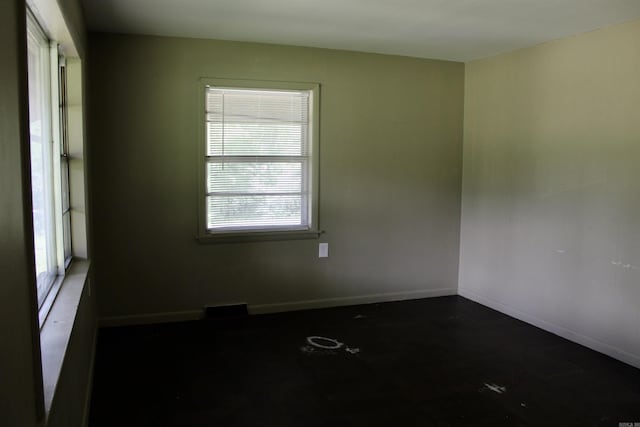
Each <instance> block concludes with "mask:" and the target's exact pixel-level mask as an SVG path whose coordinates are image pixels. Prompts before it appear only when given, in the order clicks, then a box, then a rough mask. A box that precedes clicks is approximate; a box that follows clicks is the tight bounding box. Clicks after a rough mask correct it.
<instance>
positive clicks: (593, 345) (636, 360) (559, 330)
mask: <svg viewBox="0 0 640 427" xmlns="http://www.w3.org/2000/svg"><path fill="white" fill-rule="evenodd" d="M458 295H460V296H462V297H464V298H467V299H470V300H472V301H475V302H477V303H479V304H482V305H485V306H487V307H490V308H492V309H494V310H497V311H499V312H501V313H504V314H507V315H509V316H511V317H515V318H516V319H519V320H522V321H523V322H526V323H529V324H531V325H534V326H537V327H538V328H540V329H544V330H545V331H547V332H551V333H552V334H555V335H558V336H560V337H562V338H566V339H568V340H569V341H573V342H575V343H578V344H581V345H583V346H585V347H588V348H590V349H592V350H595V351H597V352H599V353H602V354H606V355H607V356H610V357H613V358H614V359H618V360H620V361H622V362H624V363H627V364H629V365H631V366H635V367H636V368H640V356H637V355H635V354H631V353H629V352H626V351H624V350H622V349H619V348H617V347H613V346H611V345H609V344H606V343H603V342H601V341H598V340H596V339H593V338H590V337H588V336H586V335H582V334H580V333H578V332H575V331H572V330H570V329H567V328H565V327H562V326H559V325H556V324H553V323H549V322H547V321H545V320H542V319H539V318H537V317H535V316H532V315H530V314H527V313H525V312H523V311H520V310H518V309H516V308H513V307H511V306H509V305H506V304H503V303H501V302H498V301H495V300H493V299H490V298H485V297H483V296H481V295H479V294H477V293H475V292H473V291H470V290H468V289H464V288H460V289H458Z"/></svg>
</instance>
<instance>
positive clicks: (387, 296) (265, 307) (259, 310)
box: [249, 288, 457, 314]
mask: <svg viewBox="0 0 640 427" xmlns="http://www.w3.org/2000/svg"><path fill="white" fill-rule="evenodd" d="M456 294H457V290H456V288H441V289H425V290H420V291H405V292H391V293H383V294H371V295H359V296H354V297H339V298H323V299H312V300H304V301H293V302H283V303H275V304H255V305H253V304H249V313H251V314H266V313H278V312H283V311H297V310H309V309H314V308H328V307H339V306H345V305H358V304H372V303H377V302H390V301H402V300H410V299H420V298H431V297H441V296H448V295H456Z"/></svg>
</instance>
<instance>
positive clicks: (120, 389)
mask: <svg viewBox="0 0 640 427" xmlns="http://www.w3.org/2000/svg"><path fill="white" fill-rule="evenodd" d="M308 336H323V337H328V338H332V339H335V340H337V341H338V342H340V343H342V345H341V346H340V348H338V349H336V350H326V349H320V348H317V347H314V346H311V345H310V344H309V343H308V342H307V337H308ZM324 344H325V345H330V344H331V343H330V342H324ZM94 375H95V376H94V389H93V395H92V403H91V413H90V426H91V427H103V426H105V427H106V426H108V427H116V426H117V427H127V426H135V427H146V426H149V427H150V426H154V427H155V426H159V427H172V426H181V427H196V426H197V427H204V426H207V427H258V426H260V427H267V426H269V427H320V426H335V427H358V426H371V427H377V426H380V427H396V426H397V427H414V426H521V425H526V426H592V425H593V426H595V425H602V426H615V427H618V426H620V425H633V423H634V422H638V423H640V370H638V369H636V368H633V367H630V366H628V365H625V364H623V363H621V362H618V361H616V360H614V359H611V358H609V357H607V356H604V355H601V354H599V353H597V352H594V351H591V350H589V349H587V348H585V347H582V346H580V345H577V344H574V343H571V342H569V341H567V340H564V339H562V338H559V337H557V336H555V335H552V334H550V333H547V332H545V331H542V330H540V329H538V328H535V327H533V326H530V325H527V324H526V323H523V322H520V321H518V320H515V319H513V318H511V317H508V316H506V315H503V314H501V313H498V312H496V311H493V310H491V309H488V308H486V307H484V306H482V305H479V304H476V303H474V302H471V301H469V300H467V299H464V298H462V297H442V298H431V299H423V300H413V301H403V302H393V303H383V304H371V305H360V306H350V307H339V308H330V309H322V310H309V311H300V312H290V313H280V314H271V315H260V316H249V317H245V318H235V319H212V320H202V321H193V322H182V323H171V324H160V325H148V326H130V327H120V328H103V329H101V330H100V332H99V338H98V350H97V357H96V365H95V374H94ZM621 423H623V424H621ZM624 423H631V424H624ZM639 425H640V424H639Z"/></svg>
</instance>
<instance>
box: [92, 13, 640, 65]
mask: <svg viewBox="0 0 640 427" xmlns="http://www.w3.org/2000/svg"><path fill="white" fill-rule="evenodd" d="M83 1H84V4H85V9H86V13H87V20H88V24H89V29H90V30H93V31H102V32H114V33H131V34H149V35H159V36H177V37H194V38H208V39H221V40H236V41H251V42H262V43H276V44H286V45H295V46H310V47H321V48H331V49H345V50H355V51H363V52H376V53H385V54H395V55H406V56H415V57H421V58H435V59H446V60H453V61H468V60H471V59H477V58H484V57H488V56H492V55H496V54H498V53H502V52H508V51H511V50H515V49H518V48H522V47H527V46H532V45H535V44H539V43H542V42H545V41H549V40H554V39H558V38H562V37H566V36H570V35H575V34H579V33H584V32H587V31H591V30H595V29H598V28H603V27H606V26H610V25H613V24H617V23H621V22H626V21H631V20H633V19H635V18H638V17H640V1H638V0H482V1H478V0H393V1H391V0H323V1H317V0H269V1H264V0H217V1H211V0H179V1H177V0H83Z"/></svg>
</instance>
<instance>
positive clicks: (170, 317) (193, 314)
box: [99, 309, 204, 328]
mask: <svg viewBox="0 0 640 427" xmlns="http://www.w3.org/2000/svg"><path fill="white" fill-rule="evenodd" d="M203 317H204V309H202V310H188V311H170V312H165V313H147V314H134V315H129V316H109V317H103V318H101V319H100V321H99V325H100V327H101V328H102V327H109V326H132V325H149V324H153V323H169V322H184V321H188V320H198V319H202V318H203Z"/></svg>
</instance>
